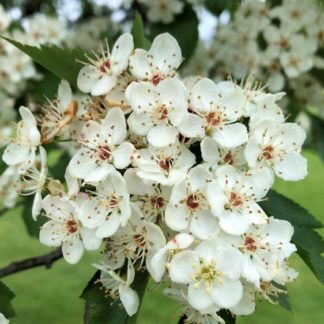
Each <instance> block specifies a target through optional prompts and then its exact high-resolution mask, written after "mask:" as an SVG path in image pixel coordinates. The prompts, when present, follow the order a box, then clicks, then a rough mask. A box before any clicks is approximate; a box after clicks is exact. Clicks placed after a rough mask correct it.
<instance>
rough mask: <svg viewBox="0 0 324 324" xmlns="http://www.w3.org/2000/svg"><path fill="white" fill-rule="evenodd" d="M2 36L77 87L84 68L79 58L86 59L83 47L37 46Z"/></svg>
mask: <svg viewBox="0 0 324 324" xmlns="http://www.w3.org/2000/svg"><path fill="white" fill-rule="evenodd" d="M2 38H4V39H5V40H7V41H8V42H9V43H11V44H12V45H14V46H16V47H17V48H19V49H20V50H21V51H23V52H24V53H25V54H27V55H28V56H30V57H31V58H32V59H33V60H34V61H35V62H37V63H39V64H40V65H42V66H43V67H44V68H45V69H47V70H48V71H50V72H52V73H53V74H55V75H57V76H58V77H60V78H61V79H65V80H67V81H69V83H70V84H71V85H73V86H75V87H76V80H77V76H78V73H79V71H80V69H81V68H82V64H81V63H80V62H79V60H80V61H84V59H85V57H84V55H85V52H83V51H82V50H81V49H63V48H61V47H58V46H56V45H41V46H40V47H35V46H29V45H24V44H22V43H19V42H17V41H15V40H13V39H10V38H7V37H2Z"/></svg>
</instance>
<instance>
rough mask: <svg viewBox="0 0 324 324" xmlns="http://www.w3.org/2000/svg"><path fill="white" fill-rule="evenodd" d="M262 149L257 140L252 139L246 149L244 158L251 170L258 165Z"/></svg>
mask: <svg viewBox="0 0 324 324" xmlns="http://www.w3.org/2000/svg"><path fill="white" fill-rule="evenodd" d="M261 152H262V151H261V148H260V146H259V144H258V143H257V142H256V140H255V139H254V138H253V137H252V138H251V139H250V140H249V141H248V142H247V144H246V147H245V149H244V158H245V160H246V162H247V163H248V165H249V167H250V168H255V167H256V166H257V163H258V157H259V156H260V154H261Z"/></svg>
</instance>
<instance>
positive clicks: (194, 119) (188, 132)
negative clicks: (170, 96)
mask: <svg viewBox="0 0 324 324" xmlns="http://www.w3.org/2000/svg"><path fill="white" fill-rule="evenodd" d="M178 129H179V132H180V133H181V134H182V135H183V136H185V137H189V138H193V137H203V136H204V135H205V128H204V120H203V119H202V118H201V117H200V116H198V115H196V114H191V113H188V114H186V117H185V118H184V120H183V121H182V122H181V123H180V125H179V126H178Z"/></svg>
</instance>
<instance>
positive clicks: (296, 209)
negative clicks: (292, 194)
mask: <svg viewBox="0 0 324 324" xmlns="http://www.w3.org/2000/svg"><path fill="white" fill-rule="evenodd" d="M267 198H268V199H267V200H265V201H263V202H261V203H260V206H261V207H262V208H263V210H264V211H265V212H266V213H267V215H269V216H273V217H275V218H278V219H283V220H287V221H289V222H290V223H291V224H292V225H293V226H294V227H295V226H301V227H308V228H321V227H322V226H323V225H322V224H321V222H319V221H318V220H317V219H316V218H315V217H314V216H313V215H312V214H311V213H310V212H309V211H308V210H306V209H305V208H304V207H302V206H300V205H298V204H297V203H295V202H294V201H292V200H291V199H289V198H287V197H285V196H283V195H282V194H280V193H278V192H276V191H274V190H270V191H269V193H268V195H267Z"/></svg>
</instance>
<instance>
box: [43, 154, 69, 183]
mask: <svg viewBox="0 0 324 324" xmlns="http://www.w3.org/2000/svg"><path fill="white" fill-rule="evenodd" d="M70 160H71V157H70V155H69V153H68V152H66V151H65V150H63V149H62V148H58V149H52V150H50V151H49V154H48V171H49V174H50V175H51V176H52V177H53V178H54V179H57V180H60V181H62V182H63V181H64V176H65V170H66V168H67V166H68V164H69V162H70Z"/></svg>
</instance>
